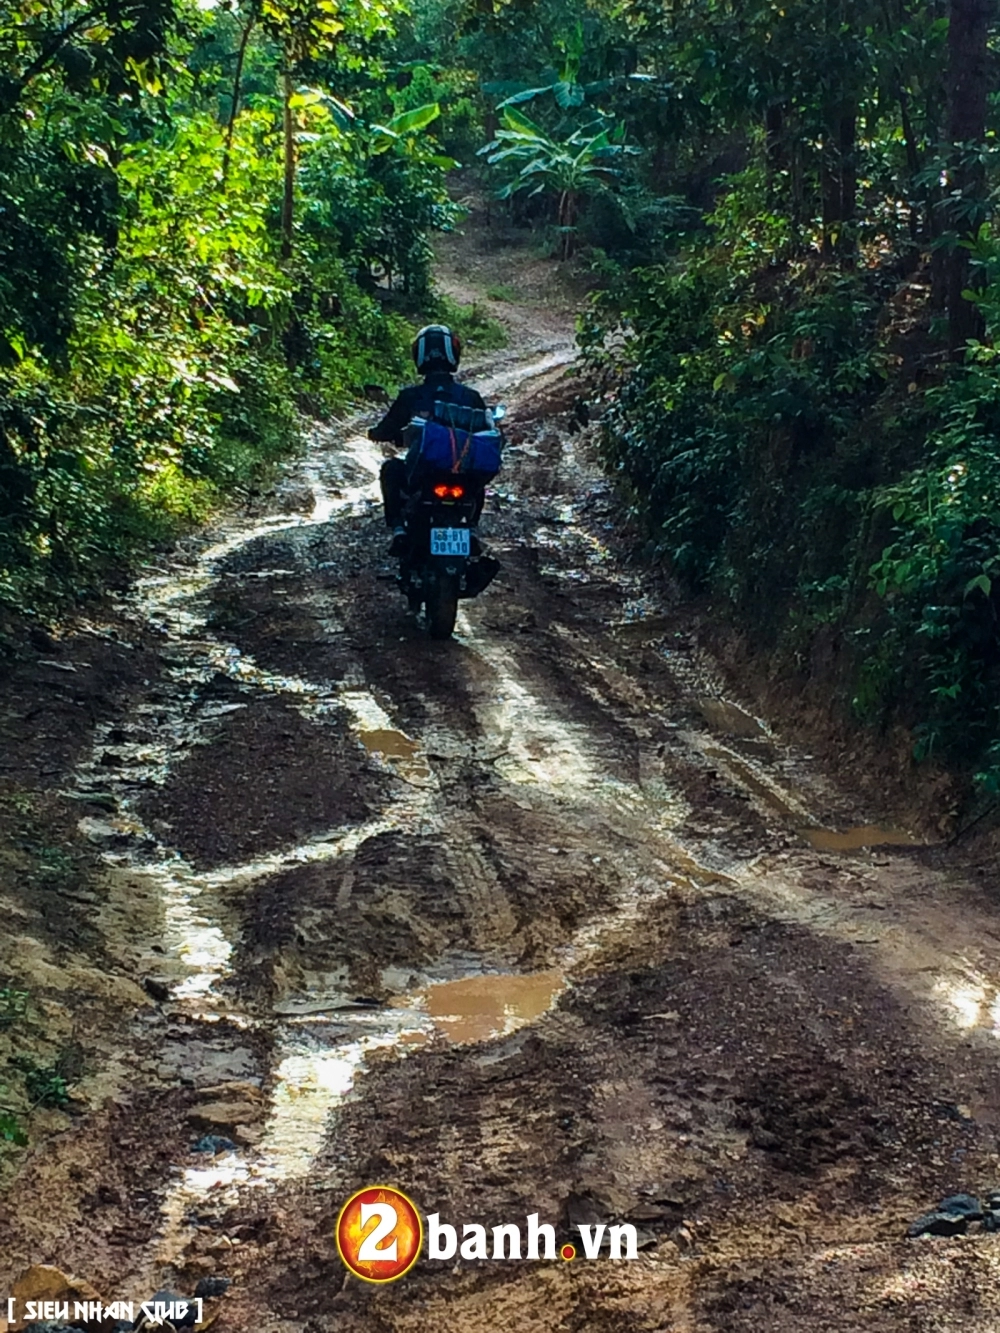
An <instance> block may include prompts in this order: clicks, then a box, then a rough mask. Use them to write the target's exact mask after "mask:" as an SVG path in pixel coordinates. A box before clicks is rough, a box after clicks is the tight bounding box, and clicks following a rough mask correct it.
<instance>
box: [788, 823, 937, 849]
mask: <svg viewBox="0 0 1000 1333" xmlns="http://www.w3.org/2000/svg"><path fill="white" fill-rule="evenodd" d="M799 832H800V833H801V835H802V837H803V838H805V840H806V842H808V843H809V844H810V845H811V846H812V847H815V848H816V850H817V851H818V852H857V851H861V850H862V849H863V848H865V847H922V846H923V845H924V844H923V843H921V841H920V839H919V838H915V837H914V836H913V834H912V833H904V831H903V830H902V829H896V828H881V827H880V826H879V825H878V824H862V825H860V827H858V828H849V829H845V831H844V832H843V833H837V832H835V830H833V829H828V828H803V829H799Z"/></svg>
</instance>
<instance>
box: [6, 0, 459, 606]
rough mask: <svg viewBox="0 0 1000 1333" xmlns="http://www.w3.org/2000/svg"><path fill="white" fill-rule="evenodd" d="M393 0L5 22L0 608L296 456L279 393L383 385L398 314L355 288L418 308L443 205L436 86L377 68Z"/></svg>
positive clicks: (182, 2) (31, 12)
mask: <svg viewBox="0 0 1000 1333" xmlns="http://www.w3.org/2000/svg"><path fill="white" fill-rule="evenodd" d="M394 13H395V6H394V3H392V0H386V3H376V4H365V5H361V6H355V5H353V4H351V3H339V2H338V0H263V3H258V0H246V3H243V4H242V5H233V6H226V7H215V8H211V9H208V8H200V7H198V6H196V5H194V4H192V3H189V2H188V0H178V5H177V8H176V9H175V8H174V6H173V5H172V4H168V3H166V0H162V3H158V4H154V5H142V6H139V5H133V4H131V0H126V3H125V5H124V7H123V6H122V5H120V4H119V5H117V6H115V7H114V9H113V12H112V11H111V10H107V11H106V10H105V8H104V7H102V5H101V4H100V3H98V4H96V5H94V6H90V7H88V8H86V9H85V8H84V7H83V6H73V5H70V6H69V7H68V8H67V7H65V6H64V7H63V10H62V12H61V17H60V20H59V26H58V27H55V26H53V27H47V26H46V22H45V21H44V19H43V18H42V17H40V15H41V11H39V10H37V6H33V5H31V4H26V5H16V6H15V7H14V9H13V10H10V9H9V12H8V13H7V14H6V16H4V17H0V73H2V74H3V76H4V78H5V79H6V83H3V82H2V81H0V142H2V143H3V147H4V155H5V172H4V181H3V183H2V184H0V261H2V263H0V312H2V313H0V603H7V604H8V605H10V604H13V605H15V606H17V607H19V608H20V609H23V610H30V609H32V608H34V607H36V606H38V605H39V604H40V603H41V602H43V601H44V600H45V599H47V598H50V597H62V598H65V597H67V596H69V597H80V596H87V595H89V594H90V593H91V592H92V591H95V590H96V589H97V588H98V587H99V585H100V583H101V581H102V579H103V578H104V577H105V576H106V573H107V570H108V568H109V566H110V565H115V564H117V563H119V562H121V561H122V560H123V559H125V560H127V559H129V558H130V557H131V556H132V555H133V554H134V553H135V552H136V550H138V549H141V548H142V547H143V546H145V545H148V543H150V542H157V541H162V540H164V539H167V538H169V537H170V536H171V535H172V534H173V533H175V532H176V531H177V529H178V528H179V527H183V526H184V525H186V524H190V523H192V522H198V521H201V520H203V519H204V518H205V517H206V516H207V515H208V514H209V513H210V512H211V511H212V509H213V508H214V507H215V506H216V505H217V504H218V503H219V502H220V500H221V498H222V496H223V495H224V493H225V492H226V491H228V490H231V489H233V488H234V487H242V486H247V485H249V484H252V483H253V482H254V481H255V480H256V479H257V478H258V476H259V474H260V473H261V471H262V470H263V471H266V470H267V469H269V468H270V467H272V466H273V465H274V463H275V461H276V460H277V459H278V458H279V457H281V455H282V454H283V453H285V452H287V451H288V450H289V449H291V448H294V447H295V446H296V444H297V441H298V438H299V424H298V408H299V407H306V408H308V409H310V410H313V411H317V412H326V411H329V410H331V409H333V408H335V407H337V406H338V405H339V404H342V403H344V402H345V401H346V400H348V399H350V398H351V397H352V396H354V395H357V394H359V393H360V391H361V388H362V386H363V385H364V384H365V383H367V382H371V381H372V380H382V379H386V378H391V377H394V376H395V377H397V378H402V377H403V375H404V374H405V353H406V346H407V343H408V341H409V337H410V333H409V328H408V326H407V324H406V323H405V322H404V320H403V319H402V318H401V317H399V316H398V315H395V314H391V313H387V312H384V311H383V308H382V305H381V304H380V302H379V301H378V300H377V299H376V292H375V287H376V284H377V283H378V282H380V281H381V282H386V283H387V284H388V285H390V286H392V285H394V284H395V283H397V282H398V283H401V284H402V286H403V288H404V289H405V290H406V291H407V293H409V295H410V297H411V298H412V299H413V300H414V301H426V300H428V299H429V255H430V249H429V245H428V242H427V235H426V233H427V231H428V229H430V228H432V227H435V226H448V225H450V224H451V221H452V218H453V217H454V209H453V206H452V205H451V203H450V200H449V198H448V195H447V191H446V189H445V177H446V174H447V172H448V171H449V170H450V168H451V166H452V162H451V160H450V159H449V158H448V157H447V156H446V155H445V154H444V153H442V151H441V148H440V145H439V144H438V143H437V142H436V141H435V140H434V139H433V138H432V137H431V133H430V130H431V127H432V126H433V125H434V124H435V122H436V121H438V120H439V119H440V115H439V106H438V104H437V99H436V98H434V97H425V98H423V99H422V100H418V101H413V100H409V101H407V102H406V103H405V104H403V103H399V104H397V103H396V101H395V100H394V97H395V95H396V93H397V92H398V90H396V89H393V88H391V87H389V86H388V84H387V81H386V75H385V72H384V69H383V67H382V66H381V65H380V64H379V62H378V61H377V60H372V59H370V53H371V50H372V44H373V43H374V42H376V41H382V42H384V41H385V40H386V39H387V37H388V35H389V33H390V30H391V26H392V21H393V17H394ZM237 71H238V73H237ZM284 71H287V72H288V74H289V76H290V77H294V80H295V83H294V85H293V87H296V88H297V89H298V91H296V92H294V95H293V96H292V97H291V99H290V102H289V110H290V114H291V118H292V144H293V147H294V150H295V157H296V158H297V159H298V163H297V171H296V163H295V161H294V160H293V161H292V164H291V165H292V168H293V172H294V174H295V175H296V181H295V184H296V187H297V195H298V200H297V207H296V212H295V215H294V216H293V218H292V225H293V233H294V240H295V243H296V244H295V251H294V255H293V258H291V259H289V258H288V254H287V246H286V244H285V242H286V240H287V236H283V235H282V200H283V198H287V190H286V188H285V176H284V173H283V160H282V158H283V152H284V151H285V148H286V147H287V139H286V138H285V137H284V135H283V105H282V99H281V96H280V94H279V91H278V89H279V87H280V85H281V80H280V78H279V75H281V74H282V72H284ZM305 76H307V77H308V78H309V82H308V83H307V84H305V83H299V82H298V80H299V78H300V77H305ZM456 87H457V85H456ZM345 89H350V90H351V92H350V93H345V91H344V90H345ZM5 98H6V101H5V100H4V99H5ZM348 99H349V100H348ZM350 101H353V102H354V105H353V106H352V105H350ZM286 161H287V157H286Z"/></svg>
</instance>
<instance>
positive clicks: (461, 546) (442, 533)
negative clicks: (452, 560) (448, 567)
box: [431, 528, 469, 555]
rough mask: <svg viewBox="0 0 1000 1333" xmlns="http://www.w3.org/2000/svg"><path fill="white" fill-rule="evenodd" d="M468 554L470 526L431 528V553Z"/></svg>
mask: <svg viewBox="0 0 1000 1333" xmlns="http://www.w3.org/2000/svg"><path fill="white" fill-rule="evenodd" d="M468 554H469V529H468V528H431V555H468Z"/></svg>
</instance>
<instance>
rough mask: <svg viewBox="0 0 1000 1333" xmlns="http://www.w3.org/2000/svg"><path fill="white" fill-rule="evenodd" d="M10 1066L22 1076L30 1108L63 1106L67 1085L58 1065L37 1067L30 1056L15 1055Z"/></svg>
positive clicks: (67, 1093)
mask: <svg viewBox="0 0 1000 1333" xmlns="http://www.w3.org/2000/svg"><path fill="white" fill-rule="evenodd" d="M10 1064H11V1065H12V1066H13V1067H14V1068H15V1069H18V1070H20V1071H21V1073H22V1074H23V1075H24V1088H25V1092H26V1093H27V1094H28V1098H29V1100H30V1102H31V1104H32V1106H33V1107H34V1106H54V1107H61V1106H65V1105H66V1104H67V1103H68V1101H69V1084H68V1083H67V1081H66V1079H65V1077H64V1076H63V1075H62V1074H61V1073H60V1071H59V1067H58V1065H45V1066H43V1065H39V1064H36V1062H35V1061H34V1060H33V1059H32V1057H31V1056H30V1055H16V1056H14V1057H13V1058H12V1059H11V1060H10Z"/></svg>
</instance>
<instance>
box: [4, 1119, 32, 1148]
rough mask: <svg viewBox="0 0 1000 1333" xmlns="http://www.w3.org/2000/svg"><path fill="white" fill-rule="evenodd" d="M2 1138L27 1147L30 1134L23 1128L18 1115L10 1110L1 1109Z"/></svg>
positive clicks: (7, 1141) (20, 1146)
mask: <svg viewBox="0 0 1000 1333" xmlns="http://www.w3.org/2000/svg"><path fill="white" fill-rule="evenodd" d="M0 1140H2V1141H3V1142H4V1143H13V1144H15V1145H16V1146H17V1147H19V1148H24V1147H27V1144H28V1136H27V1134H25V1132H24V1130H23V1129H22V1128H21V1123H20V1121H19V1120H18V1118H17V1116H16V1115H14V1114H13V1113H12V1112H10V1111H0Z"/></svg>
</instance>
